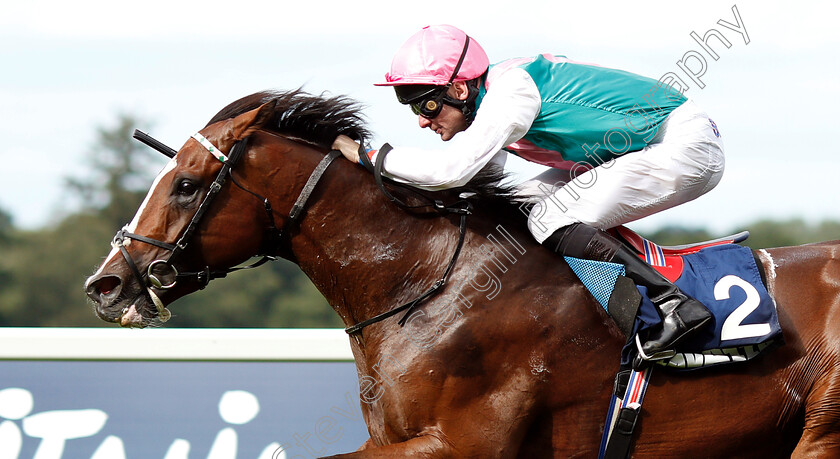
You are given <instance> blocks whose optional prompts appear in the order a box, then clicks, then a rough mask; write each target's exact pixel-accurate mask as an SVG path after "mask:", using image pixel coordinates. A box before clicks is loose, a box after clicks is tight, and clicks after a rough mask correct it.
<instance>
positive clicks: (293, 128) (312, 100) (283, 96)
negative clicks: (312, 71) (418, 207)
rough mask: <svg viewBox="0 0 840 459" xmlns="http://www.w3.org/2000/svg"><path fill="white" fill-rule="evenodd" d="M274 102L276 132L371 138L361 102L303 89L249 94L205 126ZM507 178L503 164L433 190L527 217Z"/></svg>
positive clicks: (312, 139) (323, 140)
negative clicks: (461, 182)
mask: <svg viewBox="0 0 840 459" xmlns="http://www.w3.org/2000/svg"><path fill="white" fill-rule="evenodd" d="M271 100H275V101H276V105H275V111H274V118H273V120H272V122H271V123H270V125H271V130H272V131H274V132H276V133H278V134H282V135H285V136H290V137H295V138H299V139H301V140H304V141H306V142H309V143H312V144H314V145H317V146H319V147H322V148H324V149H329V148H331V146H332V143H333V140H335V138H336V137H337V136H338V135H339V134H344V135H346V136H349V137H351V138H354V139H357V140H358V139H362V140H364V139H369V138H370V137H371V135H370V131H369V130H368V128H367V126H366V125H365V120H364V117H363V116H362V113H361V110H362V105H361V104H360V103H359V102H357V101H355V100H353V99H351V98H349V97H346V96H327V95H323V94H322V95H321V96H315V95H312V94H309V93H307V92H305V91H303V90H301V89H300V88H299V89H295V90H291V91H285V92H283V91H261V92H257V93H254V94H251V95H249V96H245V97H243V98H241V99H239V100H237V101H234V102H232V103H231V104H229V105H228V106H227V107H225V108H223V109H222V110H221V111H219V113H217V114H216V115H215V116H214V117H213V118H212V119H211V120H210V121H209V122H208V123H207V125H208V126H209V125H211V124H213V123H216V122H218V121H223V120H226V119H230V118H234V117H236V116H238V115H241V114H243V113H245V112H248V111H251V110H253V109H255V108H257V107H259V106H261V105H263V104H265V103H266V102H269V101H271ZM506 178H507V177H506V175H505V174H504V172H503V171H502V170H501V168H498V167H493V166H488V167H486V168H484V169H483V170H482V171H481V172H479V173H478V174H476V176H475V177H473V179H472V180H470V182H469V183H467V184H466V185H464V186H462V187H458V188H453V189H450V190H445V191H439V192H434V193H431V194H433V195H437V196H447V197H448V198H449V199H460V198H461V197H465V196H466V197H467V199H470V200H471V201H474V202H475V203H476V206H477V207H480V208H487V209H488V210H490V211H492V212H499V211H502V212H505V213H506V214H508V215H511V216H513V217H514V218H518V219H523V218H524V214H523V213H522V211H521V210H520V205H521V204H522V202H523V198H522V197H518V196H517V195H516V193H515V189H514V187H512V186H508V185H503V184H502V182H504V181H505V179H506Z"/></svg>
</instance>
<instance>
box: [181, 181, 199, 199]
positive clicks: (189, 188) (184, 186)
mask: <svg viewBox="0 0 840 459" xmlns="http://www.w3.org/2000/svg"><path fill="white" fill-rule="evenodd" d="M197 190H198V186H197V185H196V184H195V182H192V181H190V180H181V183H179V184H178V194H179V195H181V196H192V195H194V194H195V192H196V191H197Z"/></svg>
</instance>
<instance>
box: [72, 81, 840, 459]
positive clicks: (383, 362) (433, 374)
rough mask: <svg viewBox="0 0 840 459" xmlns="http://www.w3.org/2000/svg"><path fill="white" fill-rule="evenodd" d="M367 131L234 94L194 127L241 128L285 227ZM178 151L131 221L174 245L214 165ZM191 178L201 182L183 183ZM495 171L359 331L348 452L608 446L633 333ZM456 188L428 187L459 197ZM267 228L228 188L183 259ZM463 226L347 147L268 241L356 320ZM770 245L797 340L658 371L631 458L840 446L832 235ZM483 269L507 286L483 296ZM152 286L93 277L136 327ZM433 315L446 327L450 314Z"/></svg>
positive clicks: (246, 173) (219, 138)
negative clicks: (407, 316)
mask: <svg viewBox="0 0 840 459" xmlns="http://www.w3.org/2000/svg"><path fill="white" fill-rule="evenodd" d="M267 100H275V101H276V103H275V105H274V107H275V109H274V112H271V113H265V111H266V110H267V109H266V108H265V106H263V105H262V104H263V103H264V102H266V101H267ZM260 107H263V108H260ZM362 130H364V128H363V126H362V125H361V123H360V118H359V115H358V111H357V109H356V107H355V105H353V103H352V102H348V100H347V99H344V98H323V97H312V96H308V95H306V94H302V93H301V92H299V91H292V92H288V93H278V94H272V93H258V94H255V95H253V96H249V97H247V98H244V99H243V100H241V101H237V102H236V103H234V104H231V106H229V107H227V108H226V109H224V110H223V111H222V112H220V114H219V115H217V116H216V117H214V119H213V120H212V123H210V124H209V125H208V126H207V127H205V128H204V129H202V130H201V134H202V135H203V136H204V137H206V138H207V139H209V140H210V141H212V142H213V144H214V145H216V146H218V147H219V148H221V149H222V150H223V151H225V152H229V151H230V149H231V147H232V145H233V144H234V142H235V141H237V140H239V139H242V138H244V137H249V139H250V140H249V144H248V145H249V146H248V150H247V151H246V153H245V156H244V157H243V160H242V161H241V162H240V164H239V165H238V166H237V167H236V168H235V169H234V170H233V176H234V177H235V178H236V180H237V181H238V182H239V183H241V184H242V185H243V186H244V187H246V188H247V189H248V190H249V191H250V192H252V193H257V194H259V195H261V196H265V197H266V198H267V199H268V200H269V201H270V202H271V205H272V207H273V209H274V218H276V219H277V220H278V225H279V226H282V223H283V222H284V219H285V218H286V217H285V215H288V211H289V209H290V208H291V206H292V204H293V202H294V200H295V198H296V197H297V196H298V195H299V194H300V192H301V188H302V187H303V186H304V182H305V181H306V179H307V177H309V175H310V173H311V172H312V170H313V169H314V168H315V167H316V165H317V164H318V163H319V161H320V160H321V159H322V158H323V157H324V154H325V152H326V150H327V149H328V148H329V145H330V143H331V141H332V139H334V138H335V136H336V135H337V134H339V133H343V134H348V135H350V136H351V137H356V138H359V135H357V134H359V132H360V131H362ZM177 159H178V162H177V165H176V167H175V168H174V169H173V170H172V171H170V172H169V173H167V174H166V175H165V176H164V177H163V178H162V179H161V181H160V183H159V184H158V185H157V186H156V187H155V189H154V192H153V193H150V196H149V199H148V202H147V204H146V209H147V210H149V209H154V210H155V212H148V211H146V212H143V213H142V215H140V217H139V221H138V223H137V228H136V232H137V233H138V234H142V235H144V236H146V237H149V238H154V239H157V240H161V241H169V242H172V241H175V240H177V238H178V236H179V234H180V233H181V232H182V231H183V229H184V228H185V226H186V225H187V223H188V222H189V221H190V219H191V218H192V214H193V213H194V212H195V209H196V206H197V205H198V204H197V202H198V201H200V196H202V195H203V194H204V193H206V191H207V187H208V186H209V183H210V182H211V181H212V180H213V177H214V176H215V175H216V173H217V172H218V171H219V170H220V168H221V166H222V164H221V163H220V162H219V161H218V160H217V159H216V158H214V157H213V156H211V155H209V154H208V153H207V152H206V150H205V149H204V148H203V147H202V146H201V145H199V144H198V142H196V141H194V140H192V139H190V140H188V141H187V143H186V144H185V145H184V146H183V147H182V148H181V149H180V151H179V152H178V154H177ZM185 182H189V183H190V184H192V185H195V188H196V191H194V192H189V193H187V192H184V193H179V190H180V189H182V188H181V187H179V186H177V185H179V184H181V183H185ZM488 183H490V181H486V182H485V183H484V184H479V185H480V186H479V185H477V186H475V189H474V191H476V192H477V194H476V195H475V197H474V198H473V199H474V204H475V212H474V214H473V215H472V216H471V217H470V219H469V222H468V228H467V234H466V241H465V244H464V247H463V251H462V253H461V255H460V257H459V259H458V263H457V264H456V266H455V268H454V269H453V271H452V274H451V277H450V280H449V283H448V284H447V286H446V288H445V289H444V291H443V292H442V293H441V294H440V295H438V296H436V297H434V298H433V299H431V300H430V301H428V302H426V303H425V304H424V305H423V306H422V307H421V308H420V309H419V310H417V311H415V312H414V314H413V315H412V318H411V320H409V321H408V323H407V325H406V327H405V328H401V327H399V326H398V325H397V324H396V321H397V318H392V319H388V320H385V321H382V322H379V323H376V324H374V325H371V326H369V327H367V328H365V329H364V330H362V332H361V333H359V334H357V335H354V336H353V337H351V338H349V339H350V344H351V348H352V350H353V354H354V357H355V360H356V366H357V369H358V372H359V378H360V388H361V390H362V391H363V393H362V396H363V397H362V399H363V402H362V412H363V415H364V419H365V422H366V424H367V426H368V431H369V433H370V439H369V440H368V441H367V442H366V443H365V444H364V445H362V448H361V449H360V450H359V451H357V452H354V453H348V454H345V455H340V456H338V457H347V458H350V457H354V458H373V457H383V458H384V457H388V458H393V457H427V458H437V457H482V458H509V457H521V458H531V457H556V458H568V457H595V456H596V455H597V451H598V446H599V440H600V437H601V430H602V428H603V415H604V410H605V407H606V406H607V405H608V403H609V399H610V394H611V392H612V382H613V375H614V374H615V371H616V369H617V363H618V362H617V356H618V355H619V352H620V350H621V347H622V345H623V344H624V337H623V336H622V335H621V334H620V332H619V331H618V329H617V327H616V326H615V325H614V324H613V323H612V321H611V320H610V319H609V318H608V317H607V315H606V314H605V312H604V310H603V308H601V306H600V305H598V303H597V302H596V301H595V300H594V298H593V297H592V296H591V295H590V294H589V293H588V292H587V291H586V289H585V288H584V287H583V285H582V284H581V283H580V282H579V281H578V280H577V278H576V277H575V275H574V274H573V273H572V272H571V270H570V268H569V267H568V265H567V264H566V263H565V262H564V261H563V260H562V259H561V258H560V257H559V256H557V255H555V254H554V253H552V252H550V251H548V250H545V249H543V248H542V247H541V246H540V245H539V244H537V243H536V242H535V241H533V240H531V238H530V237H529V234H528V232H527V230H526V228H525V221H524V217H523V216H522V215H521V213H520V212H519V210H518V206H517V205H515V204H512V203H511V202H510V200H509V199H507V198H506V197H502V198H499V197H494V196H493V195H492V193H487V192H488V191H489V190H492V187H490V186H488ZM187 188H189V187H184V189H187ZM462 191H464V190H454V191H450V192H437V193H435V194H433V195H432V196H434V197H436V198H439V199H443V200H447V199H454V198H457V197H458V196H459V193H460V192H462ZM268 225H269V219H268V217H267V216H266V212H265V209H264V207H263V203H262V202H260V200H258V199H255V197H254V195H252V194H250V193H249V192H246V191H244V190H242V189H240V188H239V187H236V186H231V184H230V183H229V182H228V183H226V185H225V186H224V187H223V189H222V191H221V192H220V193H219V194H218V198H217V199H216V202H214V203H213V206H212V207H211V209H210V210H209V212H208V213H207V214H206V216H205V218H204V219H203V220H202V222H201V225H200V227H199V228H198V231H196V233H195V234H194V240H193V241H192V242H191V245H190V247H189V248H188V250H187V253H185V256H183V257H181V258H180V259H179V260H178V266H177V267H178V270H179V271H189V270H196V269H203V268H204V267H205V266H208V267H210V268H213V269H217V268H218V269H221V268H226V267H230V266H233V265H234V264H236V263H240V262H242V261H244V260H246V259H248V258H249V257H251V256H253V255H255V254H257V253H258V252H259V251H260V250H261V249H264V248H265V245H264V244H263V243H264V242H265V238H266V237H267V234H266V228H267V227H268ZM499 225H501V226H502V227H504V229H505V231H506V232H507V233H508V234H509V235H510V236H511V237H512V238H513V239H514V240H516V241H518V243H520V244H521V245H522V248H523V249H524V250H525V253H524V254H522V256H520V257H517V260H516V263H511V264H507V265H506V268H507V269H506V271H504V272H501V270H498V267H497V266H495V264H494V263H493V261H492V258H493V256H494V255H500V254H499V253H498V252H496V251H495V250H494V249H492V247H493V245H492V244H493V242H492V241H491V240H490V238H489V235H491V234H493V233H494V231H495V230H496V228H497V227H498V226H499ZM457 238H458V217H457V216H444V217H441V216H439V215H438V214H436V213H424V212H406V211H404V210H402V209H400V208H398V207H396V206H394V205H393V204H392V203H390V201H388V200H387V199H386V198H385V197H384V196H383V195H382V194H381V193H380V191H379V189H378V188H377V187H376V185H375V184H374V181H373V179H372V177H371V176H370V174H369V173H368V172H367V171H366V170H364V169H363V168H361V167H359V166H358V165H356V164H351V163H350V162H346V161H336V162H335V163H334V164H333V165H332V166H331V167H330V168H329V169H328V170H327V172H326V174H325V175H324V178H323V179H322V180H321V182H320V183H319V185H318V187H317V188H316V189H315V191H314V192H313V194H312V197H311V199H310V201H309V204H308V206H307V208H306V210H305V214H304V215H303V216H302V219H301V220H300V222H299V225H298V226H296V227H293V228H290V231H289V232H287V233H286V237H285V238H284V239H283V240H282V241H281V243H280V244H279V245H276V246H274V247H272V253H274V254H277V255H282V256H284V257H286V258H288V259H290V260H292V261H294V262H295V263H297V264H298V266H300V268H301V269H302V270H303V271H304V272H305V273H306V274H307V276H309V278H310V279H312V281H313V283H314V284H315V286H316V287H317V288H318V289H319V290H320V292H321V293H322V294H323V295H324V296H325V297H326V298H327V300H328V301H329V303H330V304H331V305H332V307H333V308H334V309H335V311H336V313H337V314H338V315H339V316H340V317H341V318H342V320H343V321H344V322H345V324H347V325H348V326H349V325H352V324H354V323H358V322H360V321H362V320H365V319H367V318H370V317H373V316H375V315H377V314H380V313H382V312H385V311H387V310H389V309H390V308H392V307H393V306H394V305H397V304H401V303H402V302H404V301H407V300H409V299H411V298H413V297H415V296H416V295H418V294H419V293H420V292H422V291H424V290H426V289H427V288H428V287H429V284H430V283H431V282H434V280H435V279H437V278H438V276H439V275H440V273H441V270H442V269H443V266H444V265H445V264H446V262H447V261H448V257H449V256H450V254H451V250H452V249H453V247H454V245H455V242H456V241H457ZM488 248H489V249H490V250H488ZM127 249H128V251H129V252H130V253H131V256H132V258H133V259H134V260H135V261H136V262H137V264H138V266H139V268H141V271H142V270H143V268H146V267H147V266H148V265H149V264H150V263H151V262H152V261H154V260H157V259H159V258H161V257H163V256H165V253H166V251H165V250H164V249H162V248H160V247H156V246H152V245H149V244H144V243H141V242H136V241H135V243H132V244H131V245H130V246H129V247H128V248H127ZM507 250H508V251H509V252H510V253H514V252H513V250H514V248H512V247H507ZM383 253H387V254H388V256H382V254H383ZM760 255H761V259H762V260H763V261H764V262H765V269H767V270H768V272H769V273H770V274H771V275H770V278H771V279H772V280H771V281H770V284H771V289H772V292H773V294H774V296H775V297H776V300H777V303H778V312H779V322H780V324H781V327H782V329H783V330H784V337H785V343H786V344H785V345H784V346H783V347H781V348H779V349H778V350H777V351H775V352H773V353H772V354H770V355H767V356H763V357H759V358H757V359H755V360H754V361H752V362H750V363H748V364H743V365H728V366H725V367H719V368H715V369H711V370H709V371H704V372H702V373H692V374H689V375H685V374H674V373H672V372H667V371H662V370H660V371H658V372H657V374H656V376H654V378H653V379H652V381H651V384H650V386H649V388H648V391H647V395H646V397H645V405H644V408H643V413H642V416H641V419H640V421H639V425H638V426H637V429H636V431H637V437H636V442H635V445H634V448H633V450H632V453H631V454H632V455H633V457H655V458H658V457H762V458H766V457H790V456H792V457H797V458H799V457H838V456H840V355H839V354H840V353H838V344H840V326H838V325H840V282H838V280H840V243H837V242H831V243H822V244H811V245H806V246H801V247H787V248H776V249H767V250H766V251H764V252H763V253H762V254H760ZM498 258H499V259H501V257H498ZM482 270H489V271H491V272H492V274H493V275H494V276H495V280H496V282H497V284H498V285H497V286H496V287H498V292H497V293H496V295H495V296H494V297H493V299H491V300H488V299H487V297H486V295H487V291H486V288H487V285H488V284H489V281H488V282H485V280H487V277H488V276H487V274H485V272H483V271H482ZM476 279H480V281H478V282H470V281H471V280H476ZM141 282H144V280H143V279H136V278H135V277H134V276H133V275H132V273H131V271H130V269H129V268H128V267H127V266H126V263H125V261H124V260H122V259H119V258H118V257H110V258H108V259H107V260H106V262H105V263H104V264H103V266H102V267H101V268H100V269H99V270H98V271H97V273H96V274H95V275H94V276H92V277H91V278H90V279H89V280H88V281H87V284H86V288H87V293H88V295H89V296H90V297H91V298H92V300H93V301H94V305H95V309H96V312H97V314H99V316H100V317H102V318H103V319H104V320H108V321H112V322H113V321H118V320H120V314H121V313H120V311H122V310H123V309H124V308H126V307H127V306H133V307H135V308H136V310H137V311H138V312H139V313H140V314H142V317H143V322H142V323H140V325H143V324H146V323H149V322H151V321H153V320H154V316H155V308H154V306H153V305H151V304H149V303H148V301H147V300H146V299H145V297H144V295H142V294H141V292H142V289H143V288H144V287H143V284H141ZM199 287H200V285H198V284H194V283H190V282H184V283H179V284H178V285H176V286H175V287H174V288H172V289H169V290H166V291H162V292H159V294H160V298H161V299H162V300H163V301H164V302H165V303H166V304H171V303H172V302H173V301H175V300H176V299H177V298H179V297H180V296H183V295H186V294H189V293H191V292H193V291H195V290H196V289H198V288H199ZM481 288H485V291H481ZM464 304H470V305H471V306H470V307H469V308H467V307H463V305H464ZM442 321H443V322H446V323H447V326H446V327H443V328H440V327H438V325H439V324H440V323H441V322H442ZM423 327H425V329H426V330H438V331H440V335H439V336H437V337H436V340H435V341H434V342H433V344H432V345H429V346H425V347H424V346H418V345H417V344H416V343H415V342H414V341H412V339H411V336H409V334H410V333H412V332H413V331H417V330H423V329H424V328H423ZM424 342H428V341H424ZM537 370H538V371H537ZM148 396H149V397H153V396H154V393H153V392H151V391H150V393H149V394H148Z"/></svg>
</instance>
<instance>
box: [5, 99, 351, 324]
mask: <svg viewBox="0 0 840 459" xmlns="http://www.w3.org/2000/svg"><path fill="white" fill-rule="evenodd" d="M143 124H146V123H144V122H143V121H141V120H138V119H137V118H136V117H133V116H130V115H119V116H118V119H117V123H116V125H115V126H112V127H110V128H100V129H98V131H97V133H98V136H97V140H96V143H95V144H94V145H93V146H92V147H91V149H90V151H89V154H88V161H89V162H90V164H91V168H90V170H91V171H92V173H91V174H90V176H88V177H83V178H79V177H73V178H68V179H67V181H66V183H67V187H68V190H69V192H70V193H69V194H70V195H71V196H72V197H73V198H74V199H79V200H80V201H81V203H82V210H81V211H80V212H77V213H75V214H70V215H67V216H65V217H64V218H63V219H61V220H59V221H58V222H57V223H55V224H54V225H53V226H50V227H47V228H43V229H39V230H36V231H18V230H16V229H15V228H14V227H13V226H12V221H11V218H10V216H9V215H8V214H6V213H5V212H2V211H0V249H2V253H3V257H0V286H2V288H0V326H114V325H113V324H107V323H105V322H102V321H101V320H99V319H98V318H97V317H96V315H95V314H94V313H93V311H92V310H91V307H90V306H89V305H88V303H87V300H86V298H85V295H84V292H83V291H82V284H83V282H84V280H85V278H86V277H87V276H88V275H90V274H91V273H92V272H93V271H94V270H95V269H96V267H97V266H98V265H99V264H100V263H101V262H102V257H103V256H105V255H106V254H107V253H108V252H110V249H111V248H110V246H109V242H110V241H111V239H112V238H113V235H114V233H115V232H116V231H117V230H118V229H119V228H120V227H121V226H122V225H124V224H125V223H126V222H128V221H130V220H131V218H132V216H133V215H134V213H135V211H136V209H137V207H138V206H139V204H140V202H141V201H142V200H143V197H144V196H145V194H146V190H147V189H148V187H149V185H150V184H151V182H152V173H153V170H154V169H155V167H157V166H162V165H163V163H164V162H165V160H164V158H163V157H162V156H159V155H158V154H157V153H154V152H153V151H152V150H151V149H149V148H148V147H146V146H144V145H142V144H140V143H138V142H135V141H134V140H132V134H133V132H134V127H135V126H141V127H142V125H143ZM158 168H159V167H158ZM172 311H173V315H174V316H173V319H172V321H171V322H169V323H168V324H167V326H170V327H328V326H335V327H338V326H341V325H342V324H341V321H340V320H339V319H338V315H337V314H335V312H333V310H332V308H330V307H329V305H328V304H327V303H326V301H325V300H324V299H323V297H321V295H320V294H319V293H318V292H317V291H316V290H315V288H314V286H312V283H311V282H309V280H308V279H307V278H306V276H305V275H304V274H303V273H302V272H301V271H300V270H299V269H298V268H297V266H295V265H294V264H292V263H291V262H288V261H285V260H282V261H279V262H275V263H270V264H268V265H266V266H263V267H262V268H260V269H256V270H251V271H246V272H241V273H235V274H232V275H230V276H229V277H228V278H226V279H220V280H217V281H215V282H213V283H212V284H210V286H208V287H207V288H206V289H205V290H203V291H201V292H197V293H195V294H193V295H190V296H188V297H185V298H182V299H181V300H179V301H177V302H176V303H175V304H174V305H172Z"/></svg>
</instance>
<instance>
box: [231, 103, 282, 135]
mask: <svg viewBox="0 0 840 459" xmlns="http://www.w3.org/2000/svg"><path fill="white" fill-rule="evenodd" d="M276 105H277V101H276V100H270V101H268V102H266V103H264V104H262V105H261V106H259V107H258V108H255V109H253V110H251V111H249V112H245V113H243V114H241V115H239V116H237V117H236V118H234V119H233V138H234V139H236V140H241V139H244V138H245V137H248V136H249V135H251V133H253V132H254V131H257V130H259V129H262V127H263V126H265V125H266V124H267V123H268V122H269V121H271V118H272V116H273V115H274V107H275V106H276Z"/></svg>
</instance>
